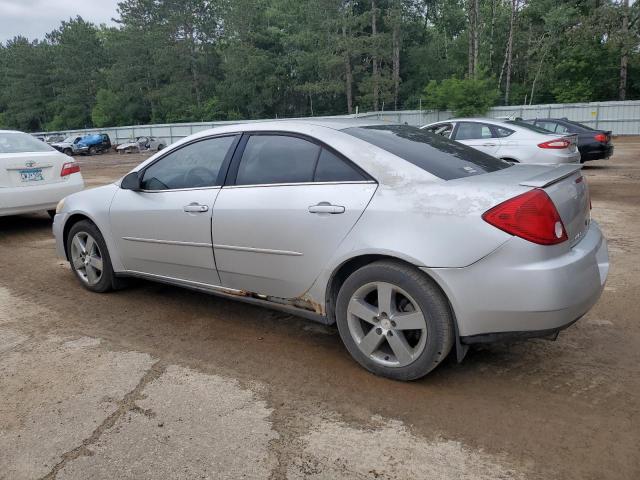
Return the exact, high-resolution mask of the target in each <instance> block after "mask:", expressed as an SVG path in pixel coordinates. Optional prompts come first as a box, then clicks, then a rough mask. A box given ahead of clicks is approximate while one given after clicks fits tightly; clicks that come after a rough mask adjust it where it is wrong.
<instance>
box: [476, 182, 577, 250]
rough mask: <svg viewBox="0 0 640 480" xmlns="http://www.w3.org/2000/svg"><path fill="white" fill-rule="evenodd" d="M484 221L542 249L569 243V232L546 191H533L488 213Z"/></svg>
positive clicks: (484, 215)
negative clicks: (542, 247) (544, 246)
mask: <svg viewBox="0 0 640 480" xmlns="http://www.w3.org/2000/svg"><path fill="white" fill-rule="evenodd" d="M482 218H483V219H484V221H485V222H488V223H490V224H491V225H493V226H494V227H496V228H499V229H500V230H503V231H505V232H507V233H509V234H511V235H515V236H517V237H520V238H524V239H525V240H529V241H530V242H533V243H538V244H540V245H555V244H557V243H562V242H564V241H565V240H567V238H568V237H567V232H566V230H565V228H564V224H563V223H562V219H561V218H560V215H559V214H558V210H556V207H555V205H554V204H553V202H552V201H551V199H550V198H549V195H547V194H546V193H545V191H544V190H540V189H538V188H536V189H534V190H530V191H528V192H526V193H523V194H522V195H518V196H517V197H514V198H510V199H509V200H507V201H505V202H502V203H501V204H499V205H496V206H495V207H493V208H492V209H490V210H487V211H486V212H485V213H484V214H483V215H482Z"/></svg>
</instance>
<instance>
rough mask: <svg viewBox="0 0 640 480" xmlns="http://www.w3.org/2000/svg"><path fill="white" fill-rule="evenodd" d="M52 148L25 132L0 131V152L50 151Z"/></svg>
mask: <svg viewBox="0 0 640 480" xmlns="http://www.w3.org/2000/svg"><path fill="white" fill-rule="evenodd" d="M52 150H53V148H52V147H50V146H49V145H47V144H46V143H44V142H43V141H40V140H38V139H37V138H35V137H33V136H31V135H29V134H27V133H21V132H6V133H0V153H25V152H50V151H52Z"/></svg>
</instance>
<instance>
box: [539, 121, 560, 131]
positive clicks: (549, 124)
mask: <svg viewBox="0 0 640 480" xmlns="http://www.w3.org/2000/svg"><path fill="white" fill-rule="evenodd" d="M536 125H537V126H538V127H540V128H544V129H545V130H549V131H550V132H555V131H556V123H554V122H548V121H546V120H538V121H537V122H536Z"/></svg>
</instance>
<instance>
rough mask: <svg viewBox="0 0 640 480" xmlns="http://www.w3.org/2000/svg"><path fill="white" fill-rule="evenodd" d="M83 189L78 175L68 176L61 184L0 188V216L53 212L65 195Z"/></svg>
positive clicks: (82, 183)
mask: <svg viewBox="0 0 640 480" xmlns="http://www.w3.org/2000/svg"><path fill="white" fill-rule="evenodd" d="M82 189H84V180H83V179H82V175H81V174H80V173H74V174H72V175H69V178H68V179H66V180H63V181H61V182H56V183H48V184H45V185H30V186H27V187H6V188H5V187H3V188H0V216H6V215H18V214H21V213H29V212H38V211H42V210H53V209H55V208H56V205H57V204H58V202H59V201H60V200H62V199H63V198H64V197H66V196H67V195H71V194H72V193H76V192H79V191H81V190H82Z"/></svg>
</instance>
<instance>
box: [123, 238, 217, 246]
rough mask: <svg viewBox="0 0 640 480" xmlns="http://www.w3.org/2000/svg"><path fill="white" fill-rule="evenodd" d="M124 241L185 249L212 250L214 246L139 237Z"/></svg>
mask: <svg viewBox="0 0 640 480" xmlns="http://www.w3.org/2000/svg"><path fill="white" fill-rule="evenodd" d="M122 239H123V240H128V241H130V242H142V243H159V244H163V245H178V246H183V247H206V248H211V247H212V246H213V245H212V244H210V243H199V242H179V241H177V240H157V239H155V238H138V237H122Z"/></svg>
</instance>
